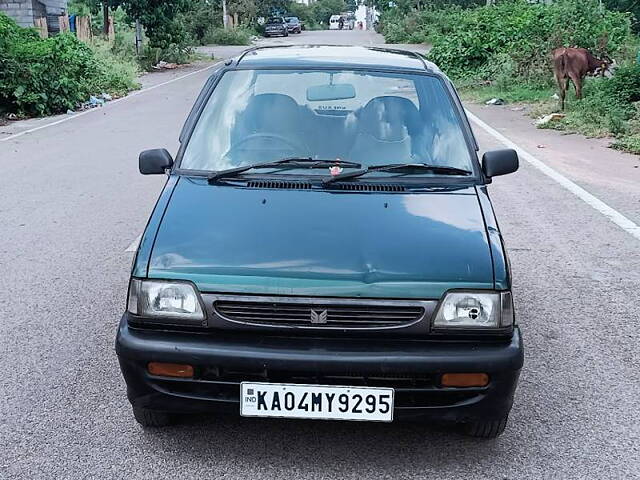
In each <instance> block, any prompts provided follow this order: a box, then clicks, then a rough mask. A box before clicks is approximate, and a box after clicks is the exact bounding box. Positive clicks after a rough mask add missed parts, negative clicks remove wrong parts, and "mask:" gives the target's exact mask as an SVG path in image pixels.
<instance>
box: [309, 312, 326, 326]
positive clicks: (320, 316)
mask: <svg viewBox="0 0 640 480" xmlns="http://www.w3.org/2000/svg"><path fill="white" fill-rule="evenodd" d="M311 323H317V324H320V323H327V311H326V310H318V311H316V310H311Z"/></svg>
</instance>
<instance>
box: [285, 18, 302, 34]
mask: <svg viewBox="0 0 640 480" xmlns="http://www.w3.org/2000/svg"><path fill="white" fill-rule="evenodd" d="M284 20H285V21H286V22H287V30H288V31H289V33H302V23H300V19H299V18H298V17H284Z"/></svg>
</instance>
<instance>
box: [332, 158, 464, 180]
mask: <svg viewBox="0 0 640 480" xmlns="http://www.w3.org/2000/svg"><path fill="white" fill-rule="evenodd" d="M395 171H406V172H414V171H427V172H434V173H438V174H441V175H471V174H473V172H471V171H470V170H465V169H463V168H456V167H447V166H446V165H429V164H428V163H390V164H387V165H372V166H370V167H369V168H366V169H362V170H355V171H353V172H345V173H341V174H339V175H335V176H333V177H331V178H327V179H325V180H323V182H322V183H323V184H325V185H326V184H328V183H333V182H337V181H339V180H348V179H350V178H357V177H361V176H362V175H366V174H367V173H371V172H395Z"/></svg>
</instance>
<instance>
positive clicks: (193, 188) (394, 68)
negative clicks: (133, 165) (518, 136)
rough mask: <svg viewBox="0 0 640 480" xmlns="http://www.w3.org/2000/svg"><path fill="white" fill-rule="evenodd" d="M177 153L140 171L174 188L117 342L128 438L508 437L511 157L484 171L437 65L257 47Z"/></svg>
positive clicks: (197, 113) (215, 89)
mask: <svg viewBox="0 0 640 480" xmlns="http://www.w3.org/2000/svg"><path fill="white" fill-rule="evenodd" d="M179 139H180V148H179V150H178V153H177V156H176V159H175V161H174V159H173V158H172V156H171V155H170V154H169V152H167V151H166V150H164V149H158V150H147V151H144V152H142V153H141V154H140V158H139V168H140V172H141V173H143V174H166V175H167V182H166V184H165V187H164V190H163V191H162V193H161V194H160V197H159V199H158V201H157V203H156V206H155V208H154V210H153V213H152V214H151V217H150V219H149V222H148V224H147V226H146V229H145V231H144V233H143V235H142V238H141V241H140V244H139V247H138V250H137V252H136V256H135V259H134V262H133V265H132V271H131V280H130V284H129V292H128V299H127V302H126V309H125V312H124V314H123V316H122V319H121V321H120V325H119V329H118V333H117V338H116V352H117V355H118V359H119V362H120V368H121V370H122V373H123V375H124V378H125V381H126V384H127V395H128V398H129V400H130V402H131V404H132V406H133V414H134V416H135V418H136V420H137V421H138V422H139V423H140V424H142V425H143V426H145V427H152V426H162V425H166V424H169V423H171V422H173V421H176V419H177V418H178V415H179V414H187V413H189V414H197V413H206V412H211V411H216V410H226V411H227V412H231V413H233V414H236V415H237V414H238V413H239V414H240V415H243V416H249V417H280V418H307V419H331V420H368V421H382V422H390V421H393V420H396V419H397V420H401V419H407V420H411V419H416V418H427V419H434V420H446V421H450V422H455V423H457V424H460V425H461V426H463V427H464V429H465V431H466V432H467V433H468V434H470V435H473V436H477V437H485V438H489V437H495V436H497V435H499V434H501V433H502V431H503V430H504V428H505V425H506V423H507V418H508V415H509V411H510V409H511V406H512V403H513V397H514V392H515V390H516V385H517V382H518V377H519V374H520V370H521V367H522V365H523V346H522V339H521V335H520V330H519V328H518V326H517V324H516V322H515V316H514V308H513V301H512V294H511V274H510V268H509V262H508V259H507V253H506V250H505V247H504V244H503V240H502V236H501V234H500V230H499V228H498V224H497V221H496V218H495V215H494V211H493V208H492V205H491V201H490V199H489V195H488V191H487V186H488V184H489V183H491V181H492V179H493V178H494V177H497V176H499V175H504V174H508V173H511V172H514V171H516V170H517V168H518V156H517V154H516V152H515V151H513V150H497V151H490V152H486V153H485V154H484V156H483V159H482V163H480V162H479V161H478V156H477V150H478V146H477V142H476V140H475V138H474V136H473V132H472V130H471V126H470V124H469V121H468V120H467V117H466V114H465V111H464V109H463V108H462V105H461V103H460V101H459V99H458V96H457V94H456V92H455V90H454V87H453V85H452V83H451V81H450V80H449V79H448V78H447V77H446V76H445V75H443V74H442V73H441V72H440V70H439V69H438V67H436V66H435V65H434V64H432V63H430V62H427V61H426V60H424V59H423V58H422V57H420V56H419V55H417V54H412V53H409V52H400V51H397V50H386V49H383V48H374V47H371V48H365V47H338V46H316V45H314V46H308V47H294V46H289V47H285V46H283V47H271V48H253V49H250V50H248V51H247V52H245V53H244V54H242V55H241V56H240V57H238V58H235V59H233V60H232V61H229V62H227V63H226V64H225V66H224V67H222V68H221V69H220V70H218V71H216V72H214V73H213V74H212V76H211V77H210V78H209V80H208V81H207V83H206V85H205V86H204V89H203V91H202V93H201V94H200V96H199V97H198V99H197V101H196V103H195V105H194V107H193V109H192V111H191V113H190V114H189V116H188V118H187V120H186V122H185V124H184V127H183V129H182V132H181V133H180V138H179ZM328 139H330V141H329V140H328ZM158 141H159V142H161V143H164V142H165V141H166V139H158Z"/></svg>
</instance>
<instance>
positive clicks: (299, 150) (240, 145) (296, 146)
mask: <svg viewBox="0 0 640 480" xmlns="http://www.w3.org/2000/svg"><path fill="white" fill-rule="evenodd" d="M265 139H271V142H273V143H275V144H276V145H277V144H278V143H280V144H281V145H283V146H286V148H287V149H289V150H292V151H293V152H294V155H300V156H304V154H303V152H305V154H306V152H308V151H309V147H307V146H306V145H303V144H301V143H296V142H294V141H293V140H291V139H289V138H286V137H284V136H282V135H278V134H275V133H252V134H251V135H248V136H246V137H244V138H243V139H242V140H240V141H239V142H237V143H235V144H234V145H233V146H232V147H231V148H230V149H229V150H227V153H225V154H224V157H225V158H229V159H233V157H234V155H233V153H234V152H236V153H237V151H238V150H243V149H246V146H247V144H250V143H251V142H255V141H257V140H263V141H264V140H265ZM274 150H275V149H274Z"/></svg>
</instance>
